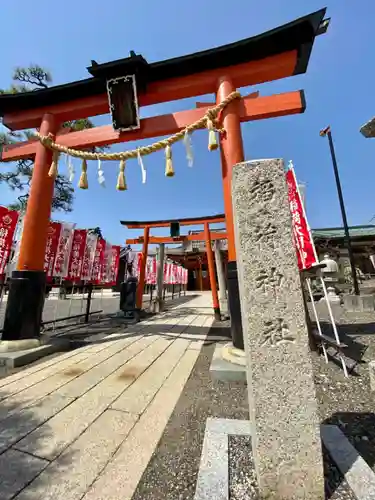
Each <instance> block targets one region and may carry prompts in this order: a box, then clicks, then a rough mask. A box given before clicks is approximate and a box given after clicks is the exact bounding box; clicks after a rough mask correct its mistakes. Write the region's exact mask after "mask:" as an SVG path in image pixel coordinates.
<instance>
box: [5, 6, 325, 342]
mask: <svg viewBox="0 0 375 500" xmlns="http://www.w3.org/2000/svg"><path fill="white" fill-rule="evenodd" d="M325 12H326V9H322V10H319V11H317V12H314V13H312V14H309V15H307V16H305V17H302V18H300V19H297V20H295V21H293V22H291V23H288V24H286V25H284V26H281V27H279V28H277V29H274V30H271V31H269V32H266V33H263V34H261V35H258V36H255V37H251V38H247V39H245V40H240V41H239V42H235V43H232V44H228V45H225V46H221V47H217V48H214V49H211V50H206V51H203V52H199V53H196V54H189V55H187V56H183V57H177V58H174V59H169V60H165V61H160V62H155V63H150V64H149V63H148V62H147V61H146V60H145V59H144V58H143V57H142V56H141V55H136V54H135V53H134V52H131V53H130V57H128V58H125V59H121V60H118V61H113V62H109V63H105V64H98V63H96V62H95V61H92V65H91V66H90V67H89V68H87V69H88V71H89V73H90V75H91V77H90V78H88V79H86V80H81V81H76V82H72V83H68V84H64V85H58V86H55V87H51V88H47V89H42V90H37V91H33V92H28V93H21V94H3V95H0V117H2V121H3V124H4V125H5V126H6V127H8V128H9V129H10V130H13V131H16V130H22V129H30V128H35V129H37V130H38V138H39V140H38V138H36V139H35V140H30V141H27V142H24V143H17V144H14V145H9V146H6V147H4V148H3V151H2V152H1V155H0V160H1V161H15V160H18V159H22V158H35V161H34V170H33V178H32V184H31V189H30V197H29V200H28V205H27V212H26V216H25V225H24V231H23V236H22V241H21V248H20V255H19V260H18V264H17V270H16V271H14V272H13V275H12V278H11V280H10V292H9V297H8V301H7V308H6V313H5V321H4V333H3V336H2V338H3V340H22V339H30V338H39V335H40V320H41V314H42V310H43V304H44V290H45V273H44V272H43V265H44V254H45V247H46V240H47V228H48V223H49V217H50V213H51V204H52V197H53V192H54V177H55V175H56V167H57V160H56V156H55V153H56V154H57V152H58V151H60V152H68V153H69V155H71V156H75V157H79V158H83V163H82V175H81V181H80V187H82V188H87V187H88V186H87V176H86V170H87V163H86V159H87V158H88V159H95V158H96V159H99V158H101V159H108V157H107V156H106V153H100V154H95V153H90V152H89V151H90V150H91V149H92V148H93V147H95V146H102V145H109V144H115V143H120V142H127V141H134V140H138V139H145V138H152V137H160V136H163V135H168V134H177V135H178V137H177V139H176V138H175V139H174V141H175V140H178V139H181V138H182V137H183V134H184V133H185V134H188V133H189V131H191V127H192V124H195V125H197V124H196V123H195V122H197V121H198V120H199V123H200V124H201V125H199V126H200V127H207V129H208V131H209V138H210V144H209V145H210V149H215V148H216V147H217V145H216V143H215V140H216V139H215V129H216V130H220V157H221V168H222V180H223V192H224V210H225V222H226V228H227V236H228V304H229V311H230V316H231V330H232V338H233V343H234V345H235V347H239V348H243V338H242V325H241V311H240V301H239V291H238V279H237V263H236V251H235V243H234V227H233V213H232V200H231V173H232V167H233V165H235V164H236V163H240V162H242V161H243V160H244V152H243V144H242V135H241V122H247V121H251V120H259V119H263V118H273V117H277V116H284V115H289V114H296V113H303V112H304V110H305V98H304V93H303V91H302V90H300V91H296V92H288V93H284V94H280V95H273V96H268V97H257V95H254V94H251V95H250V96H248V97H246V96H245V97H243V98H240V95H239V93H238V92H237V91H236V89H237V88H241V87H246V86H249V85H257V84H261V83H264V82H268V81H273V80H277V79H281V78H286V77H289V76H293V75H298V74H302V73H305V72H306V70H307V66H308V62H309V58H310V54H311V51H312V47H313V44H314V40H315V37H316V36H318V35H320V34H322V33H325V31H326V30H327V27H328V23H329V20H324V16H325ZM212 93H213V94H215V95H216V102H217V104H218V106H220V109H219V108H217V111H216V112H214V111H213V109H212V108H211V107H210V106H209V105H206V104H201V103H199V105H198V107H197V109H193V110H188V111H180V112H176V113H172V114H168V115H162V116H154V117H151V118H145V119H142V120H141V119H140V115H139V106H148V105H152V104H158V103H163V102H167V101H173V100H179V99H184V98H187V97H195V96H201V95H206V94H212ZM109 111H110V112H111V115H112V124H111V125H107V126H103V127H96V128H93V129H89V130H83V131H81V132H71V133H68V134H64V135H63V134H61V133H60V130H61V126H62V124H63V123H64V122H66V121H69V120H75V119H79V118H86V117H91V116H96V115H101V114H106V113H108V112H109ZM199 126H197V127H196V128H199ZM189 127H190V128H189ZM194 130H195V129H194ZM181 134H182V135H181ZM169 139H171V138H169ZM167 142H168V141H159V143H158V144H159V149H160V145H162V147H165V149H166V157H167V167H168V168H169V170H168V172H166V174H167V175H173V170H172V171H171V151H170V145H169V143H168V144H167ZM67 148H70V149H67ZM153 150H154V149H153V148H152V147H143V146H142V147H140V148H139V149H138V150H133V151H130V152H123V153H118V154H111V156H112V157H111V158H110V159H116V160H117V161H118V159H121V164H120V173H119V181H118V189H121V190H122V189H125V187H126V183H125V178H124V167H125V165H124V159H125V158H124V157H126V158H137V154H138V156H139V155H140V154H142V155H144V154H149V153H150V152H152V151H153ZM167 150H168V154H167ZM90 155H91V156H90ZM121 155H122V156H121ZM53 159H54V160H53ZM52 160H53V161H52Z"/></svg>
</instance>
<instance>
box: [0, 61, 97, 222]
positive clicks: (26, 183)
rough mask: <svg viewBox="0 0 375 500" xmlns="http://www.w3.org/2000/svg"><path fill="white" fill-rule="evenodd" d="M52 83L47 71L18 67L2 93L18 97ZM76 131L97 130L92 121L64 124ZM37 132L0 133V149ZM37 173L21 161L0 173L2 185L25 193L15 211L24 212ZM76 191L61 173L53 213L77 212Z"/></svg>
mask: <svg viewBox="0 0 375 500" xmlns="http://www.w3.org/2000/svg"><path fill="white" fill-rule="evenodd" d="M51 82H52V77H51V74H50V73H49V72H48V71H46V70H45V69H44V68H41V67H40V66H37V65H31V66H29V67H28V68H16V69H15V70H14V73H13V76H12V84H11V86H10V88H9V89H6V90H2V89H0V94H8V93H11V94H17V93H20V92H32V91H35V90H39V89H45V88H48V86H49V84H50V83H51ZM63 127H69V128H71V129H72V130H73V131H79V130H84V129H87V128H93V127H94V124H93V123H92V122H91V120H89V119H88V118H83V119H80V120H74V121H69V122H66V123H64V124H63ZM33 135H34V134H33V131H32V130H27V131H24V132H21V133H14V132H8V133H0V148H1V146H2V145H7V144H13V143H15V142H17V141H25V140H29V139H30V138H32V137H33ZM32 170H33V160H28V159H25V160H19V161H17V162H16V163H15V164H14V166H13V168H12V169H11V170H9V171H8V172H5V173H3V172H0V184H1V183H6V184H7V185H8V186H9V187H10V189H11V190H13V191H17V192H18V193H21V194H20V195H19V196H18V197H17V199H16V200H15V201H14V202H13V203H11V204H10V205H9V208H12V209H13V210H21V211H24V210H25V209H26V205H27V200H28V197H29V188H30V183H31V176H32ZM73 201H74V190H73V187H72V184H71V183H70V182H69V179H68V178H67V177H66V176H65V175H62V174H58V176H57V178H56V182H55V192H54V197H53V202H52V210H53V211H60V212H71V211H72V209H73Z"/></svg>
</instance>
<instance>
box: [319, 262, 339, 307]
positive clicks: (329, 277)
mask: <svg viewBox="0 0 375 500" xmlns="http://www.w3.org/2000/svg"><path fill="white" fill-rule="evenodd" d="M321 263H322V264H325V267H323V268H322V269H321V273H322V277H323V280H324V283H325V284H326V287H327V295H328V300H329V301H330V302H332V303H334V304H340V297H339V296H338V295H337V293H336V285H337V284H338V281H339V266H338V265H337V262H336V261H335V260H334V259H332V257H331V256H330V255H329V254H328V253H326V254H324V257H323V260H322V261H321ZM322 300H324V298H323V299H322Z"/></svg>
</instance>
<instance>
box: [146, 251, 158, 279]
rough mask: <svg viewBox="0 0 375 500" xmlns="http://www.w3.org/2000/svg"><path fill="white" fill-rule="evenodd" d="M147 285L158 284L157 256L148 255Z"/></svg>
mask: <svg viewBox="0 0 375 500" xmlns="http://www.w3.org/2000/svg"><path fill="white" fill-rule="evenodd" d="M145 282H146V283H147V285H155V284H156V259H155V257H147V262H146V279H145Z"/></svg>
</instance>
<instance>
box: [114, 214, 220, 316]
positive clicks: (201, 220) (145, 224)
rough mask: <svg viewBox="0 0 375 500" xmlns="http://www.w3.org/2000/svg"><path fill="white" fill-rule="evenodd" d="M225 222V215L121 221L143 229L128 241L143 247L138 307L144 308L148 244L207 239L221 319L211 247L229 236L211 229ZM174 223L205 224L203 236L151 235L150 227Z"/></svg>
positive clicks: (215, 301)
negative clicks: (211, 226)
mask: <svg viewBox="0 0 375 500" xmlns="http://www.w3.org/2000/svg"><path fill="white" fill-rule="evenodd" d="M224 222H225V215H224V214H220V215H212V216H207V217H197V218H187V219H170V220H168V221H166V220H162V221H160V220H159V221H142V222H140V221H138V222H136V221H121V224H122V225H123V226H126V227H127V228H128V229H143V236H141V237H139V238H135V239H127V240H126V243H127V244H128V245H136V244H139V243H141V244H142V245H143V248H142V259H141V269H140V273H139V283H138V289H137V304H136V305H137V308H138V309H141V308H142V300H143V289H144V286H145V275H146V260H147V255H148V245H152V244H160V243H172V244H177V243H182V242H184V241H205V244H206V253H207V264H208V273H209V278H210V285H211V292H212V304H213V309H214V314H215V318H216V319H217V320H220V319H221V314H220V305H219V298H218V293H217V285H216V278H215V263H214V256H213V252H212V247H211V241H214V240H224V239H226V238H227V234H226V233H223V232H216V233H215V232H213V233H211V231H210V224H218V223H224ZM173 223H178V224H179V225H180V226H196V225H203V227H204V230H203V237H202V234H186V235H180V236H175V237H168V236H150V229H151V228H155V227H158V228H159V227H169V226H170V225H171V224H173Z"/></svg>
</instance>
